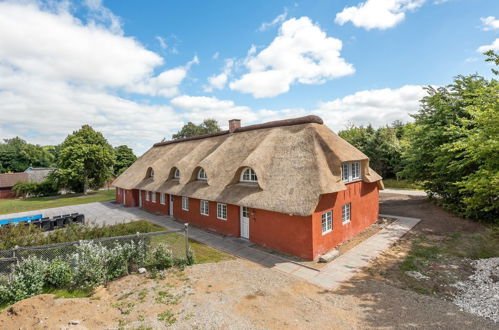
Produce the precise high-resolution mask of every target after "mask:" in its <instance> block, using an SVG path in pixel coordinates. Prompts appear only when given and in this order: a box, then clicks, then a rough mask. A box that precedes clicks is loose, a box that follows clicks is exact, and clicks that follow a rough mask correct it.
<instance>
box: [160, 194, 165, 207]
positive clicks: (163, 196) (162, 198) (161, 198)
mask: <svg viewBox="0 0 499 330" xmlns="http://www.w3.org/2000/svg"><path fill="white" fill-rule="evenodd" d="M159 203H160V204H163V205H165V204H166V194H165V193H160V194H159Z"/></svg>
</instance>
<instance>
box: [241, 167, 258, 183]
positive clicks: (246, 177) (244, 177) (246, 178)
mask: <svg viewBox="0 0 499 330" xmlns="http://www.w3.org/2000/svg"><path fill="white" fill-rule="evenodd" d="M239 181H241V182H258V178H257V177H256V172H255V171H253V169H252V168H251V167H247V168H245V169H244V171H243V172H242V173H241V179H240V180H239Z"/></svg>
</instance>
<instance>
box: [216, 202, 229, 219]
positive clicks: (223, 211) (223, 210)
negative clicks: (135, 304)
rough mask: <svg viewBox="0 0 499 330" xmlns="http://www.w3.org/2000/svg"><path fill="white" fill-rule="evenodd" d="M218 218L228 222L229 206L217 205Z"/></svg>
mask: <svg viewBox="0 0 499 330" xmlns="http://www.w3.org/2000/svg"><path fill="white" fill-rule="evenodd" d="M217 218H218V219H220V220H227V204H220V203H218V204H217Z"/></svg>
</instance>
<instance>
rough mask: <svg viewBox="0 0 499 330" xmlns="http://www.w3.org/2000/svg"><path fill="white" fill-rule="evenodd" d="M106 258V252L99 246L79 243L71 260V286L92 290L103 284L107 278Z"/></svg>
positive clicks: (107, 254)
mask: <svg viewBox="0 0 499 330" xmlns="http://www.w3.org/2000/svg"><path fill="white" fill-rule="evenodd" d="M108 256H109V252H108V250H107V249H106V248H105V247H104V246H102V245H101V244H93V243H91V242H81V244H80V245H78V247H77V251H76V253H74V254H73V256H72V258H71V259H72V263H73V266H74V276H73V281H72V286H73V287H75V288H82V289H93V288H95V287H96V286H98V285H101V284H104V283H105V282H106V280H107V278H108V271H107V267H106V264H107V260H108Z"/></svg>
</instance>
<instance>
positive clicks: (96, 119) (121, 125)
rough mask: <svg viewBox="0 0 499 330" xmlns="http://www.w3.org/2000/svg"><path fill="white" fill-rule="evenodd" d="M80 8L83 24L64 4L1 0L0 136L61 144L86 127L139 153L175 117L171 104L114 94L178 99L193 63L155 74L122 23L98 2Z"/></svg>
mask: <svg viewBox="0 0 499 330" xmlns="http://www.w3.org/2000/svg"><path fill="white" fill-rule="evenodd" d="M86 5H87V7H88V8H89V14H88V19H87V21H86V22H85V21H82V20H79V19H77V18H76V17H74V16H73V15H72V14H71V12H70V11H69V7H70V6H69V5H67V3H66V5H64V3H63V5H60V4H58V5H56V6H54V5H51V3H49V4H48V5H47V3H43V4H41V3H38V2H34V1H28V2H0V118H2V119H1V121H0V134H1V135H2V136H3V137H9V136H15V135H21V136H25V137H26V136H28V137H29V139H30V142H34V143H60V142H61V141H62V140H63V139H64V137H65V136H66V135H67V134H69V133H70V132H71V131H73V130H76V129H78V128H79V127H80V126H81V125H82V124H86V123H88V124H90V125H92V126H94V127H95V128H96V129H98V130H100V131H102V132H103V134H104V135H105V136H106V137H107V138H108V139H109V140H110V142H111V143H113V144H115V145H116V144H128V145H130V146H132V147H133V148H134V149H135V150H136V151H137V152H142V151H144V150H145V149H146V148H147V147H149V146H150V145H151V144H152V143H153V142H156V141H159V140H161V138H163V137H164V136H167V137H168V136H169V135H170V133H171V130H172V129H174V127H175V128H178V127H180V126H181V123H182V119H181V118H180V117H179V116H178V114H177V113H176V112H175V111H174V109H173V108H171V107H170V106H153V105H147V104H141V103H138V102H134V101H130V100H127V99H125V98H123V97H120V96H117V95H118V94H120V92H122V91H128V92H134V93H142V94H148V95H159V96H167V97H171V96H174V95H177V94H178V93H179V90H178V86H179V85H180V83H181V82H182V81H183V79H184V78H185V77H186V75H187V71H188V70H189V68H190V66H191V65H193V64H197V63H199V60H198V58H197V57H194V59H193V60H192V61H190V62H189V63H187V64H186V65H184V66H179V67H176V68H171V69H166V70H164V71H160V72H159V74H155V72H156V71H157V70H158V68H160V67H161V66H162V65H163V64H164V60H163V58H162V57H161V56H159V55H158V54H156V53H154V52H152V51H149V50H147V49H146V48H144V46H143V45H141V44H140V43H139V42H137V41H136V40H135V39H134V38H131V37H125V36H124V35H123V33H122V32H123V31H122V30H121V23H120V22H121V20H120V19H119V18H118V17H116V16H115V15H114V14H112V13H111V12H110V11H109V10H108V9H106V8H105V7H103V6H102V2H101V1H87V2H86ZM26 22H29V24H27V23H26ZM113 22H114V23H113ZM118 23H119V24H118ZM118 27H119V28H118Z"/></svg>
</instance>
